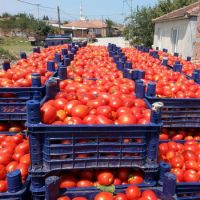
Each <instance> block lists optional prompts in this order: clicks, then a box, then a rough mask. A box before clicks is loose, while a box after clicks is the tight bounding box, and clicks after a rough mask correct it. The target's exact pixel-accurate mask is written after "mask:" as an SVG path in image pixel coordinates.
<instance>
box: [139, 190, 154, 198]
mask: <svg viewBox="0 0 200 200" xmlns="http://www.w3.org/2000/svg"><path fill="white" fill-rule="evenodd" d="M142 197H144V198H145V199H148V200H157V199H158V197H157V196H156V194H155V192H153V191H152V190H145V191H144V192H143V193H142Z"/></svg>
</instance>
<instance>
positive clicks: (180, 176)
mask: <svg viewBox="0 0 200 200" xmlns="http://www.w3.org/2000/svg"><path fill="white" fill-rule="evenodd" d="M171 172H172V173H174V174H175V175H176V178H177V182H183V175H184V171H183V170H182V169H179V168H174V169H172V170H171Z"/></svg>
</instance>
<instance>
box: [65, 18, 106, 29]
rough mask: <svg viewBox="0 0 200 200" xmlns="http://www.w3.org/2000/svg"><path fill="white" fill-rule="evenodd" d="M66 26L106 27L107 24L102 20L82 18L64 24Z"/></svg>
mask: <svg viewBox="0 0 200 200" xmlns="http://www.w3.org/2000/svg"><path fill="white" fill-rule="evenodd" d="M64 26H66V27H75V28H106V27H107V25H106V23H104V22H103V21H101V20H80V21H73V22H70V23H68V24H64Z"/></svg>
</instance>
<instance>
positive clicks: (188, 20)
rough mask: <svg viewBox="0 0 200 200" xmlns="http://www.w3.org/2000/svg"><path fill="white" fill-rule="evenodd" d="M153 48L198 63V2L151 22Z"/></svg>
mask: <svg viewBox="0 0 200 200" xmlns="http://www.w3.org/2000/svg"><path fill="white" fill-rule="evenodd" d="M153 22H154V23H155V31H154V44H153V47H154V48H155V47H159V49H163V48H166V49H168V50H169V52H171V53H174V52H178V53H180V54H181V55H182V56H183V58H186V57H187V56H191V57H192V58H193V60H199V61H200V1H198V2H196V3H193V4H191V5H189V6H186V7H183V8H181V9H178V10H175V11H173V12H170V13H168V14H166V15H163V16H161V17H158V18H156V19H154V20H153Z"/></svg>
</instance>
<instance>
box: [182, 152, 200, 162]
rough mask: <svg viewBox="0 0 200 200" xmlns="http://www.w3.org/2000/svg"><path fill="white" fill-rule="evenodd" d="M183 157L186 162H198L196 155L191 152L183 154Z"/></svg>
mask: <svg viewBox="0 0 200 200" xmlns="http://www.w3.org/2000/svg"><path fill="white" fill-rule="evenodd" d="M183 157H184V159H185V161H187V160H195V161H197V156H196V154H195V153H194V152H193V151H191V150H186V151H184V152H183Z"/></svg>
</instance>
